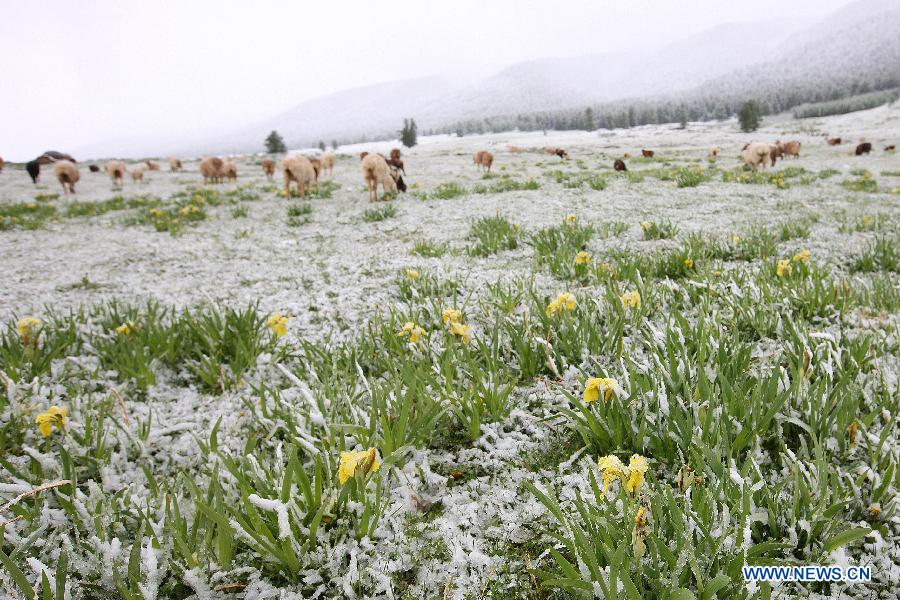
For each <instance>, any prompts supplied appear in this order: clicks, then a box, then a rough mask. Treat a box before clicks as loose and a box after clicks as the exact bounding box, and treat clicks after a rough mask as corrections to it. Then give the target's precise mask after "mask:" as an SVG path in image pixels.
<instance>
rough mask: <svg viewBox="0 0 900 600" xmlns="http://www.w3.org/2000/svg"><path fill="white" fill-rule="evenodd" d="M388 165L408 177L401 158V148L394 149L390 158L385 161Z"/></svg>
mask: <svg viewBox="0 0 900 600" xmlns="http://www.w3.org/2000/svg"><path fill="white" fill-rule="evenodd" d="M385 160H386V161H387V164H389V165H390V166H392V167H394V168H395V169H397V170H398V171H402V172H403V174H404V175H406V169H405V168H404V167H403V160H402V159H401V158H400V148H393V149H392V150H391V155H390V158H386V159H385Z"/></svg>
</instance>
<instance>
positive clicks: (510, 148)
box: [506, 144, 522, 154]
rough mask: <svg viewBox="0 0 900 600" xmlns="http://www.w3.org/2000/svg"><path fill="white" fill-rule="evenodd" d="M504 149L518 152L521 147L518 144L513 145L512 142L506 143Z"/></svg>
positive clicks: (520, 150)
mask: <svg viewBox="0 0 900 600" xmlns="http://www.w3.org/2000/svg"><path fill="white" fill-rule="evenodd" d="M506 149H507V150H509V153H510V154H519V153H520V152H522V148H520V147H519V146H513V145H512V144H507V145H506Z"/></svg>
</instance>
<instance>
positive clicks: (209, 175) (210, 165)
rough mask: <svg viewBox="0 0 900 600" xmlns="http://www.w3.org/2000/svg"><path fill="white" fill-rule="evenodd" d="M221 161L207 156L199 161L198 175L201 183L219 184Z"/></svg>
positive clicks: (216, 157)
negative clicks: (201, 180)
mask: <svg viewBox="0 0 900 600" xmlns="http://www.w3.org/2000/svg"><path fill="white" fill-rule="evenodd" d="M223 164H224V163H223V162H222V159H221V158H219V157H218V156H207V157H206V158H204V159H203V160H201V161H200V174H201V175H203V183H219V182H221V181H222V165H223Z"/></svg>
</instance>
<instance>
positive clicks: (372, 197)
mask: <svg viewBox="0 0 900 600" xmlns="http://www.w3.org/2000/svg"><path fill="white" fill-rule="evenodd" d="M395 173H396V171H392V170H391V167H390V166H388V163H387V160H385V158H384V157H383V156H381V155H380V154H366V155H365V156H363V158H362V174H363V180H364V181H365V182H366V187H367V188H368V190H369V202H373V201H374V202H377V201H378V184H381V187H382V189H383V190H384V193H385V194H387V193H388V192H390V193H393V194H396V193H397V190H398V188H397V181H396V179H395V177H397V175H396V174H395Z"/></svg>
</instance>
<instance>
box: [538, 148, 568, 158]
mask: <svg viewBox="0 0 900 600" xmlns="http://www.w3.org/2000/svg"><path fill="white" fill-rule="evenodd" d="M544 153H545V154H555V155H556V156H558V157H560V158H561V159H563V160H566V159H567V158H569V153H568V152H566V151H565V150H563V149H562V148H557V147H556V146H545V147H544Z"/></svg>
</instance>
